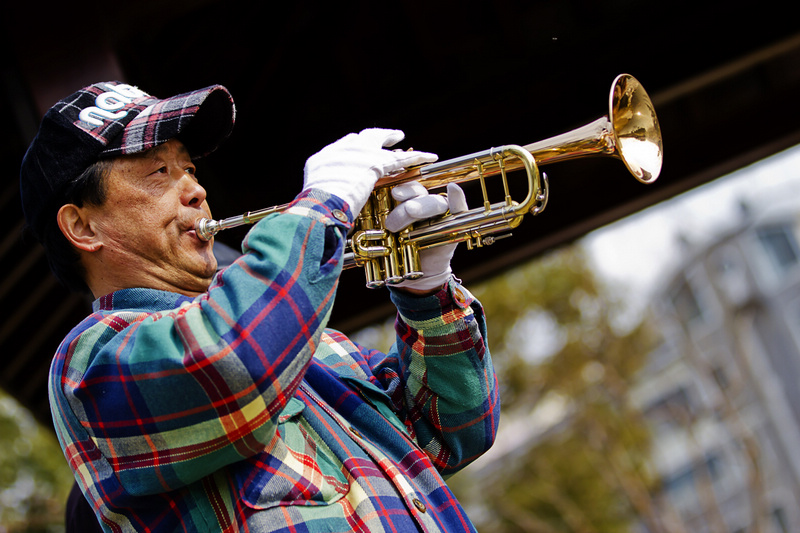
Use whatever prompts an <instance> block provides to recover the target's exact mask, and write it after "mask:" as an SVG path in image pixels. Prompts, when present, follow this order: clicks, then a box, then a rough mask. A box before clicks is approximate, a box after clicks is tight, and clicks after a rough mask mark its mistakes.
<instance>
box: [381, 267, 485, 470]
mask: <svg viewBox="0 0 800 533" xmlns="http://www.w3.org/2000/svg"><path fill="white" fill-rule="evenodd" d="M392 300H393V302H394V303H395V305H396V306H397V308H398V316H397V320H396V323H395V329H396V333H397V339H396V342H395V345H394V347H393V349H392V350H391V351H390V353H389V354H388V357H385V358H384V359H382V360H381V361H380V362H377V364H376V365H375V368H374V369H373V372H374V373H375V375H376V376H377V377H378V378H379V380H381V381H382V382H383V384H384V386H385V387H386V388H387V390H388V391H389V393H390V395H391V396H392V399H393V402H394V403H395V407H396V408H397V409H398V411H399V412H400V413H401V416H403V417H405V421H406V424H407V426H410V428H411V430H412V432H413V437H414V438H415V439H416V441H417V443H418V445H419V446H420V447H421V448H423V449H424V450H425V451H426V453H427V454H428V455H429V456H430V458H431V460H432V461H433V464H434V465H435V466H436V467H437V469H438V470H439V471H440V472H441V473H442V474H444V475H450V474H453V473H455V472H457V471H458V470H460V469H461V468H463V467H464V466H466V465H467V464H469V463H470V462H472V461H474V460H475V459H476V458H477V457H479V456H480V455H481V454H483V453H484V452H485V451H486V450H488V449H489V447H491V445H492V443H493V442H494V438H495V435H496V433H497V426H498V423H499V416H500V398H499V395H498V386H497V379H496V376H495V372H494V368H493V366H492V361H491V356H490V354H489V349H488V346H487V342H486V322H485V317H484V314H483V308H482V307H481V305H480V303H479V302H478V301H477V300H476V299H475V298H474V296H472V294H471V293H470V292H469V291H468V290H467V289H466V288H464V287H463V286H461V285H460V284H459V283H458V282H457V281H455V280H451V281H450V282H449V283H448V285H447V286H446V288H445V289H443V290H441V291H439V292H438V293H437V294H434V295H432V296H428V297H424V298H419V297H413V296H410V295H407V294H405V293H403V292H401V291H396V290H395V291H392Z"/></svg>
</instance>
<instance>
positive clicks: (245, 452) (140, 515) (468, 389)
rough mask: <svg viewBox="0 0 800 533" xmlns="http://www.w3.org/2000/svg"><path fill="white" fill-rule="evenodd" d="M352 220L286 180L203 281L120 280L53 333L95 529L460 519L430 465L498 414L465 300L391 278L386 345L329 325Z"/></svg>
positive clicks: (61, 397) (58, 421) (411, 524)
mask: <svg viewBox="0 0 800 533" xmlns="http://www.w3.org/2000/svg"><path fill="white" fill-rule="evenodd" d="M343 209H344V211H342V210H343ZM344 214H346V215H347V216H343V215H344ZM350 219H351V218H350V213H349V212H348V211H347V210H346V206H345V205H343V203H342V201H341V200H339V199H338V198H336V197H334V196H330V195H328V194H327V193H324V192H322V191H316V190H315V191H311V192H310V193H304V194H301V195H300V196H298V198H297V199H296V200H295V201H294V202H293V204H292V206H291V207H290V208H289V209H288V211H286V212H285V213H284V214H280V215H274V216H272V217H269V218H267V219H265V220H263V221H261V222H259V223H258V224H257V225H256V226H254V228H253V229H252V230H251V231H250V232H249V234H248V236H247V238H246V240H245V243H244V251H245V254H244V255H243V256H242V258H241V259H239V260H238V261H236V262H235V263H234V264H233V265H231V266H230V267H228V268H227V269H225V270H223V271H222V272H221V273H219V274H218V275H217V277H216V278H215V279H214V281H213V282H212V286H211V287H210V289H209V291H208V292H207V293H205V294H203V295H201V296H199V297H196V298H188V297H185V296H181V295H178V294H174V293H169V292H163V291H156V290H152V289H126V290H121V291H118V292H115V293H113V294H110V295H108V296H105V297H102V298H100V299H98V300H97V301H95V303H94V312H93V314H91V315H90V316H89V317H88V318H86V319H85V320H84V321H83V322H82V323H81V324H79V325H78V326H77V327H76V328H75V329H74V330H73V331H72V332H71V333H70V334H69V335H68V336H67V337H66V339H65V340H64V341H63V343H62V345H61V346H60V348H59V350H58V352H57V354H56V357H55V359H54V361H53V364H52V367H51V376H50V402H51V408H52V413H53V418H54V421H55V427H56V431H57V434H58V438H59V440H60V442H61V446H62V448H63V450H64V454H65V456H66V459H67V461H68V463H69V465H70V467H71V468H72V470H73V472H74V473H75V476H76V479H77V480H78V483H79V485H80V487H81V489H82V491H83V493H84V495H85V496H86V497H87V499H88V501H89V502H90V503H91V505H92V506H93V507H94V509H95V513H96V514H97V516H98V517H99V519H100V522H101V524H102V525H103V527H104V528H105V530H107V531H170V532H171V531H203V532H206V531H226V532H227V531H254V532H267V531H286V532H289V531H293V532H294V531H308V532H316V531H342V532H344V531H372V532H383V531H386V532H388V531H428V532H436V531H473V530H474V528H473V526H472V524H471V523H470V521H469V519H468V518H467V516H466V515H465V513H464V511H463V509H462V508H461V507H460V505H459V504H458V502H457V501H456V499H455V498H454V496H453V494H452V493H451V492H450V490H449V488H448V487H447V485H446V484H445V482H444V481H443V476H444V477H446V476H447V475H448V474H451V473H453V472H456V471H457V470H459V469H460V468H463V467H464V466H465V465H466V464H468V463H469V462H470V461H472V460H474V459H475V458H476V457H478V456H479V455H480V454H481V453H483V452H484V451H485V450H487V449H488V448H489V446H490V445H491V443H492V441H493V439H494V436H495V433H496V429H497V423H498V417H499V400H498V396H497V386H496V380H495V376H494V371H493V369H492V365H491V360H490V357H489V352H488V349H487V346H486V344H485V340H484V339H485V322H484V319H483V314H482V309H481V307H480V304H479V303H478V302H477V301H476V300H474V298H473V297H472V296H471V295H470V294H469V292H467V291H466V290H465V289H464V288H462V287H460V286H459V285H458V284H457V283H456V282H455V281H451V282H450V283H449V284H448V286H447V287H446V289H443V290H442V291H440V292H439V293H438V294H436V295H433V296H428V297H423V298H419V297H411V296H409V295H407V294H401V292H400V291H391V298H392V299H393V301H394V303H395V305H396V306H397V308H398V319H397V322H396V330H397V341H396V343H395V346H394V347H393V348H392V349H391V350H390V351H389V353H388V354H383V353H380V352H379V351H377V350H371V349H367V348H364V347H362V346H359V345H356V344H355V343H353V342H352V341H351V340H349V339H348V338H347V337H346V336H344V335H343V334H341V333H339V332H336V331H333V330H329V329H326V328H325V325H326V322H327V318H328V316H329V313H330V310H331V306H332V304H333V300H334V293H335V290H336V286H337V280H338V276H339V273H340V271H341V257H342V253H343V249H344V244H345V235H346V232H347V230H348V229H349V227H350V225H351V222H350Z"/></svg>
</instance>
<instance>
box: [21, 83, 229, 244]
mask: <svg viewBox="0 0 800 533" xmlns="http://www.w3.org/2000/svg"><path fill="white" fill-rule="evenodd" d="M235 119H236V108H235V106H234V103H233V98H232V97H231V95H230V93H229V92H228V90H227V89H226V88H225V87H223V86H221V85H213V86H210V87H206V88H204V89H200V90H197V91H192V92H188V93H184V94H180V95H178V96H173V97H172V98H167V99H163V100H162V99H159V98H155V97H153V96H150V95H149V94H147V93H145V92H144V91H142V90H140V89H139V88H137V87H134V86H132V85H128V84H125V83H120V82H118V81H109V82H100V83H95V84H93V85H90V86H88V87H84V88H83V89H81V90H79V91H78V92H76V93H75V94H72V95H70V96H68V97H67V98H64V99H63V100H60V101H59V102H58V103H56V104H55V105H54V106H53V107H51V108H50V109H49V110H48V111H47V113H45V115H44V118H43V119H42V123H41V125H40V127H39V132H38V133H37V135H36V137H35V138H34V139H33V141H32V142H31V145H30V146H29V147H28V151H27V153H26V154H25V157H24V158H23V160H22V168H21V170H20V195H21V197H22V210H23V212H24V214H25V221H26V223H27V225H28V228H29V229H30V230H31V232H32V233H33V235H34V236H35V237H36V238H37V239H38V240H40V241H41V240H42V234H43V228H44V225H45V223H46V222H47V219H48V218H49V217H50V216H54V215H55V213H56V212H57V210H58V208H59V207H61V205H63V203H64V201H65V199H66V194H67V191H69V190H70V188H71V187H74V186H75V185H76V181H77V179H78V178H79V177H80V176H81V174H83V172H84V171H85V170H86V169H87V168H89V167H90V166H91V165H93V164H94V163H95V162H97V161H98V160H100V159H101V158H106V157H113V156H118V155H125V154H135V153H139V152H144V151H145V150H149V149H150V148H153V147H155V146H158V145H160V144H162V143H165V142H167V141H168V140H170V139H174V138H177V139H178V140H180V141H181V142H182V143H183V144H184V145H185V146H186V148H187V150H189V154H190V155H191V156H192V158H193V159H196V158H200V157H203V156H206V155H208V154H210V153H211V152H213V151H214V150H216V149H217V147H218V146H219V145H220V144H222V142H223V141H224V140H225V139H227V138H228V136H229V135H230V133H231V130H232V129H233V124H234V122H235Z"/></svg>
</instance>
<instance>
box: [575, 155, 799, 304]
mask: <svg viewBox="0 0 800 533" xmlns="http://www.w3.org/2000/svg"><path fill="white" fill-rule="evenodd" d="M665 157H669V154H665ZM742 201H745V202H746V203H747V204H748V205H749V207H750V208H751V209H752V212H753V214H754V215H755V216H758V215H759V214H760V213H762V212H763V211H764V210H766V209H772V208H776V207H779V206H781V207H782V206H784V205H785V206H787V207H788V206H791V205H795V206H797V208H798V210H800V146H796V147H793V148H790V149H788V150H785V151H783V152H780V153H778V154H775V155H773V156H771V157H769V158H767V159H763V160H761V161H759V162H757V163H754V164H752V165H750V166H747V167H744V168H742V169H740V170H737V171H736V172H733V173H731V174H729V175H727V176H723V177H721V178H719V179H716V180H714V181H713V182H711V183H708V184H706V185H703V186H701V187H698V188H696V189H693V190H692V191H689V192H687V193H684V194H682V195H680V196H676V197H675V198H672V199H670V200H667V201H665V202H661V203H659V204H657V205H655V206H653V207H651V208H649V209H646V210H644V211H642V212H640V213H637V214H635V215H632V216H630V217H627V218H625V219H622V220H620V221H618V222H615V223H613V224H610V225H608V226H605V227H603V228H600V229H598V230H595V231H594V232H592V233H590V234H589V235H587V236H586V237H585V238H584V239H583V241H582V242H583V245H584V246H585V247H586V248H587V250H589V253H590V257H591V259H592V261H593V262H594V264H595V266H596V268H597V272H598V273H599V274H600V275H601V276H602V277H603V278H604V279H606V280H607V281H609V282H610V283H611V286H612V287H613V288H615V289H616V290H617V291H618V292H619V294H620V295H621V296H622V297H623V298H624V299H625V300H626V301H627V302H628V303H629V304H630V305H631V306H632V307H633V308H634V309H638V308H641V306H643V305H645V304H646V302H647V300H648V298H649V296H650V295H651V294H652V292H654V291H656V290H659V289H660V288H661V284H660V283H661V280H662V279H663V278H665V277H669V276H670V274H671V272H673V271H674V269H675V268H676V267H677V265H678V264H679V263H680V261H681V247H680V244H679V242H680V241H679V238H680V237H681V236H683V237H685V238H686V239H687V240H688V241H689V242H690V243H692V244H693V245H702V244H703V243H706V242H709V241H711V240H713V239H714V238H715V237H716V236H719V235H720V234H722V233H724V232H725V231H726V230H728V229H730V228H732V227H735V226H736V225H737V223H738V220H739V219H740V218H741V209H740V204H741V202H742Z"/></svg>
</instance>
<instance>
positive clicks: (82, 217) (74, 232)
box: [57, 204, 103, 252]
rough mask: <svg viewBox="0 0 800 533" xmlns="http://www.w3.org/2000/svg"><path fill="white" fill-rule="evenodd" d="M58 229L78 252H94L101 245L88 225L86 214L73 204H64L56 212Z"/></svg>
mask: <svg viewBox="0 0 800 533" xmlns="http://www.w3.org/2000/svg"><path fill="white" fill-rule="evenodd" d="M57 221H58V227H59V228H60V229H61V233H63V234H64V237H66V238H67V240H68V241H69V242H70V244H72V245H73V246H74V247H75V248H77V249H78V250H82V251H84V252H96V251H97V250H99V249H100V248H101V247H102V246H103V243H102V242H101V241H100V239H99V236H98V235H97V233H95V231H94V229H93V228H92V226H91V224H90V223H89V217H88V213H87V212H86V210H85V209H83V208H81V207H78V206H77V205H75V204H65V205H62V206H61V209H59V210H58V215H57Z"/></svg>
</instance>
